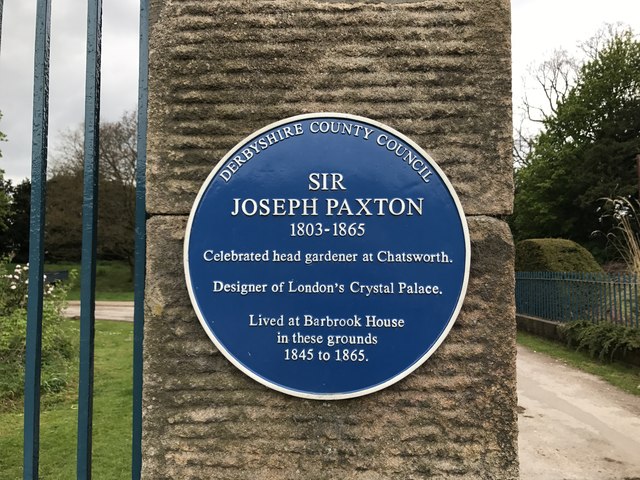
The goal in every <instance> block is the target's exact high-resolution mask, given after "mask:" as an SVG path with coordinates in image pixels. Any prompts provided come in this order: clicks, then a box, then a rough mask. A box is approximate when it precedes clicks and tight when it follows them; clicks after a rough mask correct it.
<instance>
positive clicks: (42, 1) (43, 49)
mask: <svg viewBox="0 0 640 480" xmlns="http://www.w3.org/2000/svg"><path fill="white" fill-rule="evenodd" d="M36 8H37V10H36V39H35V60H34V85H33V139H32V153H31V219H30V228H31V231H30V234H29V264H30V269H29V289H28V295H29V299H28V305H27V342H26V365H25V369H26V370H25V385H24V470H23V473H24V478H25V479H37V478H38V460H39V446H40V366H41V365H40V362H41V353H42V294H43V276H44V217H45V197H46V182H47V141H48V129H49V39H50V32H51V1H50V0H38V3H37V7H36Z"/></svg>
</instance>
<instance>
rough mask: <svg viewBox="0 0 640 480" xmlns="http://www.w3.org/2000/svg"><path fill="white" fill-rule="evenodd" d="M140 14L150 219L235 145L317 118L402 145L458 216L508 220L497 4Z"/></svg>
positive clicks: (173, 4)
mask: <svg viewBox="0 0 640 480" xmlns="http://www.w3.org/2000/svg"><path fill="white" fill-rule="evenodd" d="M150 16H151V22H152V31H151V56H150V98H149V102H150V103H149V105H150V121H151V130H150V132H151V135H150V136H149V156H148V159H149V160H148V172H147V174H148V208H149V211H150V213H153V214H185V213H188V212H189V210H190V207H191V205H192V203H193V200H194V199H195V196H196V194H197V191H198V188H199V187H200V185H201V183H202V181H203V179H204V178H206V176H207V174H208V173H209V172H210V171H211V169H212V167H213V166H214V165H215V164H216V162H217V161H218V160H219V159H220V158H222V156H223V155H224V154H225V153H226V152H227V151H228V150H229V149H230V148H231V147H233V146H234V145H235V144H236V143H237V142H239V141H240V140H242V139H243V138H244V137H246V136H247V135H249V134H250V133H252V132H253V131H255V130H257V129H259V128H261V127H263V126H265V125H267V124H269V123H271V122H273V121H276V120H280V119H283V118H285V117H288V116H292V115H297V114H301V113H308V112H316V111H324V112H327V111H335V112H345V113H351V114H357V115H363V116H366V117H370V118H373V119H375V120H378V121H381V122H383V123H386V124H388V125H389V126H391V127H394V128H396V129H397V130H399V131H401V132H402V133H404V134H405V135H407V136H409V137H410V138H412V139H413V140H414V141H416V142H417V143H418V144H419V145H420V146H422V147H423V148H424V149H425V150H427V151H428V152H429V153H430V154H431V155H432V156H433V157H434V159H435V160H436V161H437V162H438V163H439V165H440V166H441V167H442V168H443V169H444V171H445V172H446V174H447V176H448V177H449V178H450V179H451V180H452V183H453V185H454V187H455V188H456V190H457V192H458V195H459V196H460V198H461V200H462V204H463V207H464V210H465V212H466V214H467V215H479V214H488V215H502V214H507V213H509V212H510V211H511V204H512V190H513V184H512V176H511V155H510V152H511V95H510V88H511V75H510V65H511V54H510V25H509V22H510V14H509V2H508V1H507V0H483V1H478V0H430V1H423V2H416V1H411V2H406V3H400V2H397V1H393V2H387V3H383V2H378V3H362V2H360V3H355V2H345V3H336V2H331V1H329V2H314V1H309V0H298V1H284V0H276V1H273V0H272V1H262V0H260V1H253V0H252V1H248V0H236V1H214V0H206V1H205V0H202V1H196V0H152V2H151V11H150Z"/></svg>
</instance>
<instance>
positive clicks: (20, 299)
mask: <svg viewBox="0 0 640 480" xmlns="http://www.w3.org/2000/svg"><path fill="white" fill-rule="evenodd" d="M28 273H29V267H28V265H25V266H21V265H16V266H15V267H14V268H11V267H10V266H9V265H8V263H7V261H6V260H0V404H7V403H9V404H11V403H14V402H16V401H18V400H20V398H21V397H22V393H23V389H24V364H25V351H26V330H27V290H28V283H29V282H28ZM44 288H45V290H44V300H43V318H42V375H41V389H42V391H43V392H44V393H55V392H59V391H61V390H63V389H64V388H65V386H66V385H67V384H68V382H69V378H68V377H69V371H70V369H71V366H72V365H71V362H72V360H73V359H74V357H75V352H76V345H75V343H74V342H73V341H72V340H71V338H70V337H69V335H67V333H66V332H65V329H64V327H63V310H64V308H65V306H66V295H67V287H66V286H63V285H57V286H54V285H45V287H44Z"/></svg>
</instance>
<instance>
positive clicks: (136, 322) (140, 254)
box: [131, 0, 149, 480]
mask: <svg viewBox="0 0 640 480" xmlns="http://www.w3.org/2000/svg"><path fill="white" fill-rule="evenodd" d="M148 7H149V5H148V0H140V59H139V74H138V75H139V76H138V139H137V154H138V156H137V159H136V232H135V273H134V312H133V428H132V442H131V447H132V448H131V478H132V480H139V479H140V475H141V473H142V344H143V339H144V283H145V267H146V240H147V226H146V221H147V212H146V171H145V169H146V164H147V100H148V78H149V8H148Z"/></svg>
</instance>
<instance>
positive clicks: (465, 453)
mask: <svg viewBox="0 0 640 480" xmlns="http://www.w3.org/2000/svg"><path fill="white" fill-rule="evenodd" d="M469 227H470V232H471V241H472V253H471V255H472V267H471V278H470V283H469V289H468V294H467V298H466V301H465V304H464V307H463V309H462V312H461V314H460V316H459V318H458V320H457V322H456V323H455V325H454V327H453V329H452V331H451V333H450V334H449V336H448V338H447V339H446V340H445V342H444V343H443V344H442V346H441V347H440V348H439V350H438V351H437V352H436V353H435V354H434V355H433V356H432V357H431V358H430V359H429V360H428V361H427V362H426V363H425V364H424V365H422V366H421V367H420V368H419V369H417V370H416V371H415V372H414V373H412V374H411V375H409V376H408V377H407V378H405V379H404V380H402V381H400V382H398V383H397V384H395V385H393V386H391V387H390V388H387V389H385V390H383V391H381V392H377V393H375V394H371V395H368V396H365V397H361V398H357V399H352V400H342V401H334V402H325V401H314V400H303V399H299V398H294V397H289V396H286V395H284V394H281V393H278V392H275V391H272V390H270V389H268V388H266V387H264V386H262V385H261V384H259V383H257V382H255V381H253V380H251V379H250V378H248V377H247V376H245V375H244V374H243V373H241V372H240V371H239V370H237V369H236V368H235V367H234V366H233V365H232V364H231V363H230V362H229V361H227V360H226V359H225V358H224V357H223V356H222V355H221V354H220V353H219V352H217V351H216V349H215V347H214V345H213V344H212V342H211V341H210V340H209V339H208V337H207V335H206V334H205V333H204V330H203V329H202V327H201V326H200V324H199V322H198V320H197V318H196V316H195V313H194V312H193V309H192V308H191V304H190V302H189V297H188V294H187V291H186V287H185V282H184V274H183V269H182V242H183V238H184V233H185V228H186V217H184V216H182V217H180V216H155V217H153V218H151V219H150V220H149V222H148V227H147V228H148V232H149V236H148V260H147V262H148V264H147V291H146V323H145V353H144V355H145V365H144V380H145V383H144V430H143V432H144V433H143V435H144V439H143V450H144V463H143V475H144V477H145V478H184V479H187V478H207V479H209V478H221V479H222V478H224V479H234V480H235V479H237V480H240V479H243V480H244V479H246V480H255V479H261V480H262V479H301V480H309V479H311V480H313V479H338V478H339V479H345V480H351V479H353V480H356V479H357V480H374V479H375V480H377V479H402V480H406V479H421V478H468V479H479V478H495V479H515V478H518V467H517V447H516V439H517V418H516V413H515V408H516V393H515V392H516V388H515V381H516V379H515V322H514V317H515V309H514V300H513V298H514V296H513V295H514V280H513V245H512V241H511V235H510V232H509V229H508V227H507V226H506V224H505V223H504V222H501V221H499V220H496V219H493V218H490V217H484V216H480V217H471V218H469Z"/></svg>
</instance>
